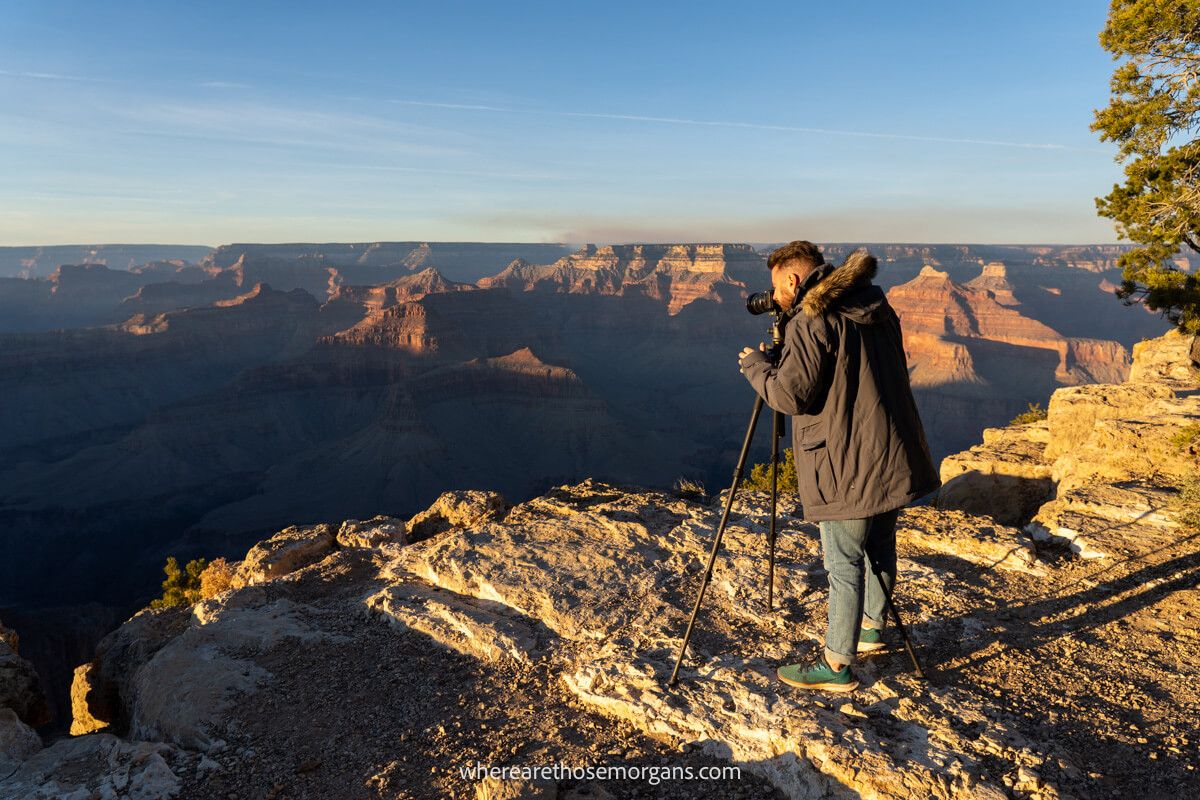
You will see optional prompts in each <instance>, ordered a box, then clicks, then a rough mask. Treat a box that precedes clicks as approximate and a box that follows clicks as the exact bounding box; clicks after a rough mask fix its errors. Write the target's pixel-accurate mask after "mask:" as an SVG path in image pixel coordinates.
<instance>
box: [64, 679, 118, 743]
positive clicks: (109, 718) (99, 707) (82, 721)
mask: <svg viewBox="0 0 1200 800" xmlns="http://www.w3.org/2000/svg"><path fill="white" fill-rule="evenodd" d="M99 672H100V669H99V665H98V664H96V663H95V662H92V663H90V664H82V665H80V666H78V667H76V668H75V676H74V678H73V679H72V680H71V735H72V736H82V735H84V734H86V733H95V732H96V731H99V730H103V729H104V728H107V727H109V726H110V725H112V723H113V721H114V720H117V719H120V717H121V714H120V708H119V703H120V700H119V697H118V695H117V692H115V691H113V685H112V684H111V683H110V682H107V681H104V680H102V679H100V675H99Z"/></svg>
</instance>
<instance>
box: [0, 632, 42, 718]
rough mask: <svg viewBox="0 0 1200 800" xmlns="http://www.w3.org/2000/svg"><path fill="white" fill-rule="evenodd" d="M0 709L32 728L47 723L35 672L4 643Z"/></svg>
mask: <svg viewBox="0 0 1200 800" xmlns="http://www.w3.org/2000/svg"><path fill="white" fill-rule="evenodd" d="M0 708H11V709H12V710H13V711H14V712H15V713H16V715H17V716H18V717H20V718H21V720H22V721H24V722H25V723H27V724H29V725H33V726H35V727H36V726H38V725H44V724H45V723H47V722H49V721H50V710H49V708H48V707H47V705H46V697H45V695H43V694H42V685H41V679H40V678H39V677H38V674H37V670H35V669H34V668H33V664H30V663H29V662H28V661H26V660H25V659H23V658H21V657H20V656H19V655H17V653H16V651H14V650H13V649H12V648H11V647H9V646H8V644H7V643H6V642H0Z"/></svg>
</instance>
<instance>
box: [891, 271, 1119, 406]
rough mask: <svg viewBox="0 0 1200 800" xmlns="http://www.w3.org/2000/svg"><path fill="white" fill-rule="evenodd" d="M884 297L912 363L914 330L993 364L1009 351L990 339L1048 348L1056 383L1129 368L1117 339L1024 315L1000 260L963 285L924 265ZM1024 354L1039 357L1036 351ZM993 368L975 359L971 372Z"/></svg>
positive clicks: (1107, 376) (916, 358)
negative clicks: (1077, 337)
mask: <svg viewBox="0 0 1200 800" xmlns="http://www.w3.org/2000/svg"><path fill="white" fill-rule="evenodd" d="M1002 287H1003V288H1002ZM998 292H999V294H998ZM888 300H889V301H890V302H891V304H892V306H893V307H894V308H895V309H896V313H897V314H899V315H900V318H901V322H902V324H903V326H904V331H905V336H906V349H907V351H908V353H907V354H908V357H909V360H910V362H912V363H914V364H918V365H919V364H920V363H921V361H922V360H923V353H922V352H921V350H919V349H916V347H915V346H916V345H918V344H920V341H919V340H914V342H913V343H912V344H909V343H908V341H907V338H908V336H909V335H910V334H912V333H918V334H925V335H927V336H932V337H936V338H945V339H949V340H951V341H954V342H958V343H960V344H963V345H965V346H966V347H967V349H968V350H970V349H972V346H973V345H974V346H975V347H976V349H978V355H977V356H976V357H975V360H976V361H977V362H979V361H981V360H982V359H984V358H988V357H990V358H989V360H991V361H993V362H996V365H998V364H999V363H1000V360H1001V359H1004V358H1008V359H1011V358H1013V355H1012V354H1011V353H1007V354H1006V353H1003V352H1001V351H1000V350H998V349H997V348H996V347H995V346H994V345H993V346H988V345H992V343H995V344H999V345H1007V346H1008V347H1009V348H1021V349H1036V350H1043V351H1048V354H1053V357H1054V360H1055V362H1056V363H1055V365H1054V369H1053V373H1052V376H1048V377H1052V379H1053V380H1054V381H1057V382H1058V383H1059V384H1076V383H1086V382H1093V381H1097V380H1108V381H1113V380H1121V379H1122V378H1123V377H1124V376H1125V374H1126V373H1127V372H1128V367H1129V364H1128V356H1127V355H1126V354H1125V352H1124V348H1122V347H1121V346H1120V345H1119V344H1117V343H1116V342H1105V341H1078V342H1073V341H1071V340H1069V339H1068V337H1064V336H1062V335H1060V334H1059V333H1058V332H1057V331H1055V330H1054V329H1053V328H1051V327H1050V326H1048V325H1045V324H1043V323H1041V322H1038V321H1037V320H1035V319H1032V318H1029V317H1026V316H1024V315H1022V314H1021V313H1020V310H1019V307H1014V306H1016V305H1017V304H1016V301H1015V298H1013V297H1012V292H1011V286H1009V284H1008V283H1007V279H1006V277H1005V274H1004V271H1003V266H999V267H998V266H997V265H988V266H987V267H985V268H984V272H983V273H982V274H981V275H980V276H979V278H977V279H975V280H972V281H971V282H970V283H968V284H965V285H960V284H958V283H955V282H954V281H953V280H951V278H950V276H949V273H947V272H944V271H940V270H937V269H934V268H933V267H931V266H926V267H923V268H922V269H921V272H920V274H919V275H918V276H917V277H916V278H914V279H913V280H911V281H909V282H908V283H905V284H903V285H901V286H896V287H894V288H892V289H891V290H889V291H888ZM1001 301H1003V302H1001ZM1028 360H1029V363H1035V362H1036V361H1037V359H1036V358H1035V357H1031V358H1029V359H1028ZM995 368H996V367H995V366H993V365H989V364H982V363H978V364H976V365H975V366H974V372H975V373H976V374H983V375H986V374H988V373H989V372H994V371H995ZM956 377H957V376H955V375H945V376H942V377H938V376H934V375H925V376H923V378H922V380H923V381H925V382H950V381H951V380H953V379H954V378H956Z"/></svg>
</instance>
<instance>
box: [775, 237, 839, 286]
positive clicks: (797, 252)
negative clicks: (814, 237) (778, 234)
mask: <svg viewBox="0 0 1200 800" xmlns="http://www.w3.org/2000/svg"><path fill="white" fill-rule="evenodd" d="M789 261H796V262H798V263H797V264H796V271H797V272H799V273H800V274H801V277H802V278H803V277H804V276H805V275H807V274H808V273H810V272H812V271H813V270H814V269H816V268H817V267H819V266H821V265H822V264H824V263H825V256H823V255H821V250H820V248H818V247H817V246H816V245H815V244H813V243H812V242H808V241H804V240H803V239H800V240H797V241H795V242H788V243H787V244H785V245H784V246H783V247H779V248H776V249H775V251H774V252H772V253H771V255H770V257H768V258H767V268H768V269H775V268H776V267H782V266H784V265H787V264H788V262H789ZM789 266H790V265H789Z"/></svg>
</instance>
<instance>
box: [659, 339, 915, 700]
mask: <svg viewBox="0 0 1200 800" xmlns="http://www.w3.org/2000/svg"><path fill="white" fill-rule="evenodd" d="M771 339H772V344H771V347H770V348H769V349H768V350H767V357H768V358H769V359H770V360H771V363H772V364H774V363H775V362H776V361H778V358H779V350H780V348H781V346H782V344H783V336H782V334H781V332H780V325H779V319H778V318H776V320H775V322H774V323H772V325H771ZM762 409H763V399H762V397H761V396H760V395H758V393H757V392H756V393H755V397H754V410H753V411H751V412H750V426H749V427H748V428H747V429H746V438H745V440H744V441H743V442H742V452H741V454H740V455H739V456H738V460H737V466H736V467H734V470H733V483H732V485H730V487H729V495H728V496H727V497H726V498H725V509H724V511H722V512H721V521H720V523H719V524H718V525H717V533H716V536H715V537H714V538H713V543H712V549H711V550H710V551H709V554H708V565H707V566H706V567H705V568H704V576H703V578H702V579H701V581H700V588H699V590H698V591H697V592H696V604H695V605H694V606H693V607H692V616H691V617H690V618H689V619H688V624H687V630H686V631H684V634H683V644H681V645H680V646H679V656H678V657H677V658H676V659H675V668H674V669H672V670H671V679H670V680H668V681H667V686H675V685H676V683H678V682H679V667H680V666H681V665H682V664H683V657H684V655H685V654H686V653H687V646H688V642H689V641H691V638H692V629H693V628H694V627H695V625H696V616H697V615H698V614H699V613H700V605H701V603H703V602H704V592H705V590H707V589H708V584H709V582H710V581H711V580H712V573H713V566H714V565H715V564H716V563H717V552H718V551H719V550H720V549H721V538H722V537H723V536H724V535H725V526H726V524H727V523H728V522H729V511H730V509H731V508H733V498H734V495H736V494H737V490H738V486H739V485H740V484H741V482H742V473H743V471H744V470H745V468H746V456H747V455H748V454H749V452H750V442H751V441H752V440H753V439H754V429H755V428H756V427H758V418H759V416H760V415H761V414H762ZM772 415H773V416H772V420H771V523H770V527H769V528H768V532H767V553H768V555H767V612H768V613H769V612H771V611H773V610H774V588H775V516H776V513H775V511H776V504H777V501H778V497H779V439H780V437H782V436H783V414H782V413H780V412H778V411H772ZM869 569H870V570H871V571H872V572H873V573H875V577H876V578H877V579H878V580H879V588H881V589H882V590H883V597H884V600H885V601H886V604H887V608H888V611H889V612H891V615H892V619H893V620H894V621H895V623H896V628H897V630H899V631H900V635H901V637H902V638H903V639H904V648H905V650H906V651H907V652H908V657H909V658H910V659H912V663H913V669H914V670H915V671H916V673H917V676H918V677H919V678H920V679H921V680H925V672H924V670H922V669H921V663H920V661H918V659H917V652H916V650H915V649H914V648H913V645H912V640H910V639H909V637H908V631H907V630H906V629H905V627H904V623H903V622H902V621H901V620H900V612H899V611H897V610H896V605H895V603H893V602H892V592H891V590H890V589H889V588H888V586H887V583H886V582H885V581H884V580H883V573H882V571H881V570H880V569H879V565H878V564H876V563H874V561H872V562H871V563H870V567H869Z"/></svg>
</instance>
